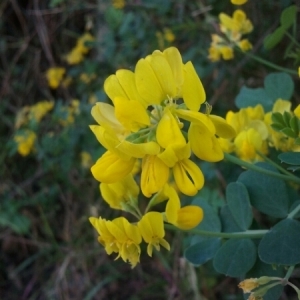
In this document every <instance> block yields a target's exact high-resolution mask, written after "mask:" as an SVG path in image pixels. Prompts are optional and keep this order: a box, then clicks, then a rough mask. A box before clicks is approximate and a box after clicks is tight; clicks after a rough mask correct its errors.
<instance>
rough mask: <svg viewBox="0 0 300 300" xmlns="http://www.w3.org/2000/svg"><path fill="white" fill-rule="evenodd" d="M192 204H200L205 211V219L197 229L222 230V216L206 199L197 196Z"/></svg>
mask: <svg viewBox="0 0 300 300" xmlns="http://www.w3.org/2000/svg"><path fill="white" fill-rule="evenodd" d="M191 205H197V206H200V207H201V208H202V209H203V213H204V218H203V221H202V222H201V223H200V224H199V225H198V226H197V227H195V229H199V230H207V231H213V232H221V221H220V218H219V216H218V215H217V214H216V212H215V211H214V209H213V208H212V207H211V206H210V205H209V204H208V203H207V201H206V200H204V199H202V198H200V197H196V198H195V199H194V200H193V201H192V203H191Z"/></svg>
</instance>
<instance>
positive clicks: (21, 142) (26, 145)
mask: <svg viewBox="0 0 300 300" xmlns="http://www.w3.org/2000/svg"><path fill="white" fill-rule="evenodd" d="M35 140H36V134H35V133H34V132H33V131H31V130H29V129H26V130H23V131H22V132H19V133H16V134H15V136H14V141H15V142H16V143H17V145H18V152H19V154H21V155H22V156H27V155H29V153H30V152H31V151H32V150H33V148H34V142H35Z"/></svg>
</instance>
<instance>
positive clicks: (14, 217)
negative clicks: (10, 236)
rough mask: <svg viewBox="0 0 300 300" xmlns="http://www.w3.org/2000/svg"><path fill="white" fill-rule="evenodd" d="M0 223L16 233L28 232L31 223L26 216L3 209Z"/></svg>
mask: <svg viewBox="0 0 300 300" xmlns="http://www.w3.org/2000/svg"><path fill="white" fill-rule="evenodd" d="M0 225H1V226H7V227H9V228H11V230H13V231H14V232H16V233H18V234H26V233H28V232H29V229H30V225H31V223H30V220H29V219H28V218H27V217H26V216H23V215H21V214H19V213H17V212H13V214H12V213H8V212H5V211H4V212H1V214H0Z"/></svg>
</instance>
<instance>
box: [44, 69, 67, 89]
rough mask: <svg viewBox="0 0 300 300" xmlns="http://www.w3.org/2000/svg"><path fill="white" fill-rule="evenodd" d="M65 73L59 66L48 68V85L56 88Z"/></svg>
mask: <svg viewBox="0 0 300 300" xmlns="http://www.w3.org/2000/svg"><path fill="white" fill-rule="evenodd" d="M65 73H66V69H65V68H60V67H53V68H49V69H48V70H47V72H46V78H47V81H48V85H49V86H50V87H51V88H52V89H57V88H58V87H59V85H60V84H61V82H62V81H63V77H64V75H65Z"/></svg>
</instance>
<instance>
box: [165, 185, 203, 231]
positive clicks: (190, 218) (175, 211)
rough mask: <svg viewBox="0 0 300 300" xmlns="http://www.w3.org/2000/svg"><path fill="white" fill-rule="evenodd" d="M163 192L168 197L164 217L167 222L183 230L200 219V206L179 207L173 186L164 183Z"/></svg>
mask: <svg viewBox="0 0 300 300" xmlns="http://www.w3.org/2000/svg"><path fill="white" fill-rule="evenodd" d="M164 194H165V195H166V196H167V198H168V199H169V200H168V203H167V205H166V218H167V221H168V222H169V223H171V224H173V225H174V226H176V227H178V228H181V229H183V230H189V229H192V228H194V227H196V226H197V225H198V224H199V223H200V222H201V221H202V219H203V210H202V208H200V207H199V206H195V205H188V206H185V207H181V204H180V200H179V197H178V194H177V192H176V191H175V189H174V188H173V187H171V186H169V185H166V186H165V187H164Z"/></svg>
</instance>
